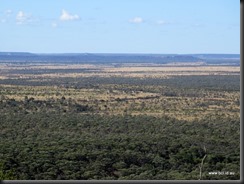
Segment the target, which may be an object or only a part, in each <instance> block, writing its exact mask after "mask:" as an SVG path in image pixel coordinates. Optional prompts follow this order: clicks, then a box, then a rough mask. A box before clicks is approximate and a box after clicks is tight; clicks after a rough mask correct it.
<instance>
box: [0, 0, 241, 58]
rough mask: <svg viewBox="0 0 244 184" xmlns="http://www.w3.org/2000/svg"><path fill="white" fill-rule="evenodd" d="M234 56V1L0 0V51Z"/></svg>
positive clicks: (237, 23)
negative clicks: (217, 54)
mask: <svg viewBox="0 0 244 184" xmlns="http://www.w3.org/2000/svg"><path fill="white" fill-rule="evenodd" d="M1 51H2V52H3V51H7V52H9V51H12V52H33V53H85V52H89V53H161V54H167V53H168V54H173V53H174V54H190V53H192V54H194V53H226V54H227V53H230V54H239V53H240V1H238V0H39V1H34V0H0V52H1Z"/></svg>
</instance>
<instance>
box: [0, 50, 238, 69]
mask: <svg viewBox="0 0 244 184" xmlns="http://www.w3.org/2000/svg"><path fill="white" fill-rule="evenodd" d="M0 62H1V63H3V62H49V63H55V62H59V63H67V62H68V63H96V64H109V63H110V64H111V63H156V64H170V63H182V62H183V63H194V62H198V63H203V64H212V65H238V66H239V65H240V54H119V53H118V54H109V53H104V54H99V53H63V54H55V53H54V54H35V53H28V52H0Z"/></svg>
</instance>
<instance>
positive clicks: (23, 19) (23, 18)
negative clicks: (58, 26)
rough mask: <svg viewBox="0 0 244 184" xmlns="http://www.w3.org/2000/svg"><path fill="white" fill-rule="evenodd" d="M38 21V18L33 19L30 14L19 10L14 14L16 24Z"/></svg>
mask: <svg viewBox="0 0 244 184" xmlns="http://www.w3.org/2000/svg"><path fill="white" fill-rule="evenodd" d="M35 22H38V19H34V18H33V17H32V15H31V14H26V13H24V12H23V11H19V12H18V13H17V15H16V24H18V25H22V24H30V23H35Z"/></svg>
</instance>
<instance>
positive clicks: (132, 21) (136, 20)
mask: <svg viewBox="0 0 244 184" xmlns="http://www.w3.org/2000/svg"><path fill="white" fill-rule="evenodd" d="M143 21H144V20H143V19H142V18H141V17H134V18H133V19H130V20H129V22H131V23H135V24H139V23H142V22H143Z"/></svg>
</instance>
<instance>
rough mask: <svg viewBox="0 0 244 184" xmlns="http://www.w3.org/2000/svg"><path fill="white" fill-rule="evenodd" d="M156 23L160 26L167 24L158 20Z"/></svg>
mask: <svg viewBox="0 0 244 184" xmlns="http://www.w3.org/2000/svg"><path fill="white" fill-rule="evenodd" d="M156 23H157V24H158V25H164V24H167V22H166V21H164V20H158V21H157V22H156Z"/></svg>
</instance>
